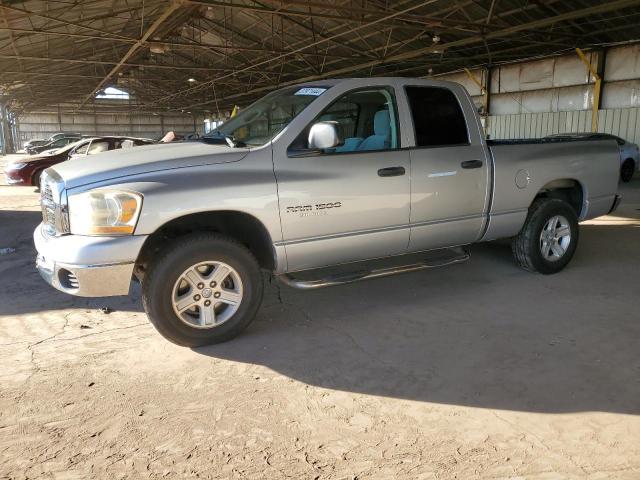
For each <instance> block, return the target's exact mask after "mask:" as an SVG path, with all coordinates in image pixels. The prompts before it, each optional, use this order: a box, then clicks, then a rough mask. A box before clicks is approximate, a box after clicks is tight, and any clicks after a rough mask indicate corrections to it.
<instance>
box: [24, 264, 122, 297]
mask: <svg viewBox="0 0 640 480" xmlns="http://www.w3.org/2000/svg"><path fill="white" fill-rule="evenodd" d="M133 267H134V263H133V262H131V263H120V264H113V265H68V264H66V263H56V262H54V261H51V260H49V259H47V258H46V257H44V256H42V255H38V257H37V258H36V268H37V269H38V272H40V275H41V276H42V278H44V279H45V281H46V282H47V283H48V284H49V285H51V286H52V287H54V288H57V289H58V290H60V291H61V292H64V293H69V294H71V295H77V296H79V297H110V296H113V295H128V294H129V286H130V284H131V276H132V275H133Z"/></svg>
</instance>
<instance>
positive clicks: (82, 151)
mask: <svg viewBox="0 0 640 480" xmlns="http://www.w3.org/2000/svg"><path fill="white" fill-rule="evenodd" d="M88 149H89V143H85V144H84V145H80V146H79V147H78V148H76V151H75V152H73V154H74V155H85V154H86V153H87V150H88Z"/></svg>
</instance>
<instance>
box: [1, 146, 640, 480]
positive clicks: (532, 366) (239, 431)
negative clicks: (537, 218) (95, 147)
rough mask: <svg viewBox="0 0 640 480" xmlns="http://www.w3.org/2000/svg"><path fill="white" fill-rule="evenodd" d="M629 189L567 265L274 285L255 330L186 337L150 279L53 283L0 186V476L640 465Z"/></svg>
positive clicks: (634, 222)
mask: <svg viewBox="0 0 640 480" xmlns="http://www.w3.org/2000/svg"><path fill="white" fill-rule="evenodd" d="M0 159H2V157H0ZM1 163H2V160H0V164H1ZM1 170H2V166H1V165H0V171H1ZM3 180H4V179H3ZM622 193H623V195H624V198H625V200H624V202H623V204H622V206H621V208H620V209H619V210H618V212H616V214H615V216H609V217H603V218H600V219H598V220H596V221H592V222H588V223H587V224H584V225H583V226H582V227H581V230H580V235H581V238H580V245H579V247H578V250H577V254H576V256H575V258H574V260H573V262H572V263H571V264H570V266H569V267H568V268H567V269H566V270H565V271H564V272H562V273H560V274H558V275H555V276H541V275H535V274H531V273H527V272H524V271H522V270H520V269H518V268H517V267H516V266H515V265H514V263H513V262H512V260H511V254H510V248H509V245H508V243H505V242H493V243H489V244H484V245H478V246H475V247H474V248H473V249H472V259H471V260H470V261H469V262H467V263H466V264H462V265H456V266H452V267H447V268H443V269H436V270H432V271H427V272H420V273H413V274H406V275H402V276H396V277H390V278H386V279H379V280H372V281H368V282H361V283H357V284H352V285H348V286H342V287H334V288H330V289H324V290H320V291H314V292H298V291H295V290H291V289H289V288H286V287H279V286H278V285H277V284H275V283H274V284H268V285H267V292H266V297H265V301H264V306H263V309H262V310H261V312H260V314H259V316H258V318H257V320H256V321H255V322H254V324H253V325H252V326H251V327H250V328H249V330H248V331H247V332H246V333H245V334H244V335H242V336H241V337H239V338H237V339H236V340H234V341H231V342H228V343H226V344H223V345H218V346H215V347H207V348H199V349H194V350H191V349H186V348H180V347H177V346H174V345H172V344H170V343H168V342H167V341H165V340H164V339H162V338H161V337H160V336H159V335H158V334H157V333H156V332H155V330H154V329H153V327H152V326H151V325H150V324H149V323H148V322H147V320H146V318H145V315H144V313H143V312H142V309H141V305H140V298H139V290H138V289H134V291H133V294H132V295H131V296H130V297H114V298H109V299H81V298H74V297H71V296H67V295H65V294H62V293H59V292H57V291H55V290H53V289H52V288H50V287H48V286H47V285H46V284H45V283H44V281H43V280H41V279H40V277H39V275H38V273H37V272H36V271H35V268H34V255H35V252H34V249H33V245H32V241H31V232H32V230H33V228H34V227H35V226H36V225H37V224H38V222H39V217H40V214H39V211H38V197H37V194H36V193H34V190H33V189H32V188H26V187H8V186H0V249H1V248H5V247H11V248H15V249H16V251H15V252H14V253H10V254H5V255H0V344H1V346H2V348H1V349H0V366H1V369H0V478H16V479H22V478H55V479H87V478H109V479H119V478H131V479H138V478H186V477H198V478H234V479H235V478H237V479H241V478H248V479H258V478H266V479H280V478H294V479H355V478H358V479H370V478H371V479H378V478H379V479H389V478H402V479H423V478H436V479H451V478H460V479H467V478H491V479H507V478H509V479H524V478H526V479H540V480H543V479H544V480H551V479H568V478H580V479H582V478H586V479H593V480H595V479H605V478H607V479H608V478H613V479H638V478H640V346H639V341H640V309H639V307H638V306H639V300H638V299H639V298H640V297H639V294H640V277H639V274H638V271H639V268H640V180H639V179H637V178H636V180H635V181H634V182H632V184H630V185H627V186H624V187H623V188H622ZM101 307H109V308H110V309H112V310H113V311H112V312H111V313H102V312H101V311H100V308H101Z"/></svg>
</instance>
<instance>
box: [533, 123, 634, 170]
mask: <svg viewBox="0 0 640 480" xmlns="http://www.w3.org/2000/svg"><path fill="white" fill-rule="evenodd" d="M545 138H561V139H566V138H575V139H580V140H585V139H591V140H606V139H611V140H615V141H616V143H617V144H618V147H619V148H620V180H622V181H623V182H629V181H631V179H632V178H633V174H634V172H635V171H636V170H637V169H638V168H640V150H639V149H638V145H636V144H635V143H631V142H628V141H626V140H625V139H624V138H620V137H617V136H615V135H611V134H609V133H589V132H585V133H557V134H555V135H549V136H548V137H545Z"/></svg>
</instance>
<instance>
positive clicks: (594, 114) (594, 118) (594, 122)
mask: <svg viewBox="0 0 640 480" xmlns="http://www.w3.org/2000/svg"><path fill="white" fill-rule="evenodd" d="M576 53H577V54H578V57H580V60H582V63H584V64H585V65H586V66H587V69H588V70H589V73H591V75H592V76H593V78H594V79H595V84H594V86H593V107H592V108H591V131H592V132H597V131H598V110H599V109H598V106H599V105H600V91H601V90H602V79H601V78H600V75H598V72H597V71H596V69H595V68H593V65H591V62H590V61H589V59H588V58H587V56H586V55H585V54H584V52H583V51H582V50H581V49H579V48H576Z"/></svg>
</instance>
